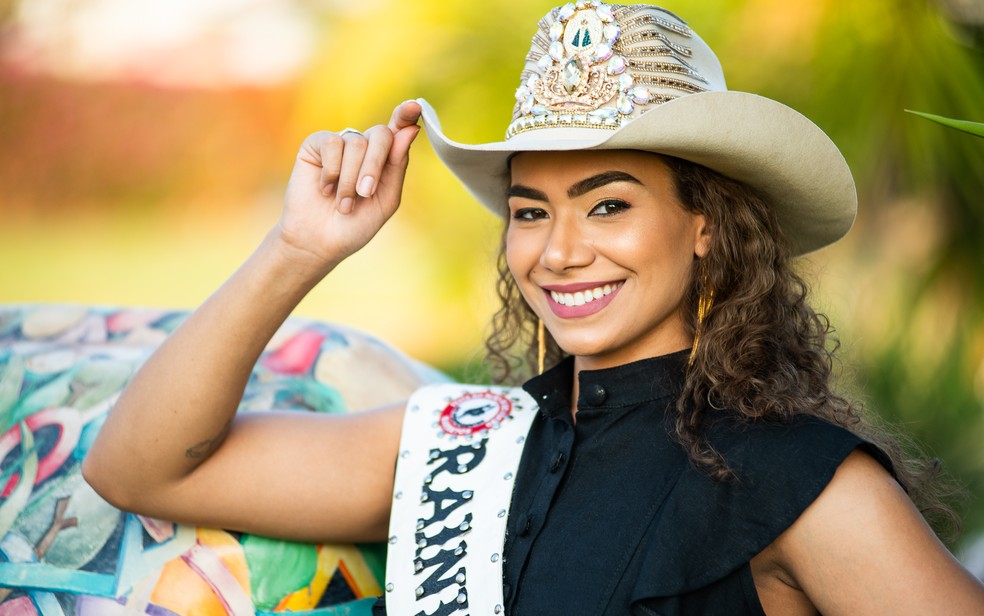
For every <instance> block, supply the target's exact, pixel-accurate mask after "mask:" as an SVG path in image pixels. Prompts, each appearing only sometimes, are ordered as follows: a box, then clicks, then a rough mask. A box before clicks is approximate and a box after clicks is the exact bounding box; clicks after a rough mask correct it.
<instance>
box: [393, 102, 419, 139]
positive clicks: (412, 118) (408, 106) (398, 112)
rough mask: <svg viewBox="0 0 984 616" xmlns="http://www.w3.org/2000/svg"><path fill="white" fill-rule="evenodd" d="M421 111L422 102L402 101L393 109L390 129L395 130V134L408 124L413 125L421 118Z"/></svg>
mask: <svg viewBox="0 0 984 616" xmlns="http://www.w3.org/2000/svg"><path fill="white" fill-rule="evenodd" d="M420 112H421V109H420V103H418V102H417V101H415V100H409V101H404V102H402V103H400V104H399V105H397V106H396V109H394V110H393V116H392V117H390V121H389V125H388V126H389V129H390V130H391V131H393V134H396V133H398V132H400V130H402V129H404V128H406V127H408V126H413V125H414V124H416V123H417V120H419V119H420Z"/></svg>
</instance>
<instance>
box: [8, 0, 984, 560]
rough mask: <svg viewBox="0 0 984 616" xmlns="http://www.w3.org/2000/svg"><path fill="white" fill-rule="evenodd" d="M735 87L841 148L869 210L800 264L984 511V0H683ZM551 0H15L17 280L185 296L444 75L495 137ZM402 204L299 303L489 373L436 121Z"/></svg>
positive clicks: (87, 290) (131, 300) (459, 133)
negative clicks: (301, 178) (321, 132)
mask: <svg viewBox="0 0 984 616" xmlns="http://www.w3.org/2000/svg"><path fill="white" fill-rule="evenodd" d="M663 4H664V6H666V7H667V8H669V9H670V10H673V11H675V12H677V13H679V14H681V15H682V16H683V17H684V18H686V19H687V20H688V21H689V22H690V23H691V25H692V26H694V29H695V30H696V31H697V32H698V33H699V34H700V35H701V36H702V37H703V38H704V39H705V40H707V41H708V42H709V43H710V45H711V47H712V48H714V49H715V50H716V51H717V53H718V55H719V56H720V58H721V60H722V63H723V64H724V67H725V74H726V75H727V76H728V78H729V86H730V87H731V88H732V89H736V90H747V91H752V92H757V93H761V94H764V95H766V96H769V97H772V98H775V99H777V100H779V101H782V102H784V103H787V104H789V105H791V106H792V107H795V108H796V109H798V110H800V111H802V112H803V113H805V114H806V115H807V116H809V117H810V118H812V119H813V120H814V121H816V122H817V123H818V124H819V125H820V126H821V127H822V128H823V129H824V130H826V131H827V132H828V134H830V135H831V137H832V138H833V139H834V141H835V142H837V143H838V144H839V145H840V146H841V148H842V149H843V151H844V154H845V156H846V157H847V159H848V161H849V163H850V165H851V167H852V168H853V169H854V171H855V174H856V177H857V180H858V187H859V193H860V203H861V206H860V207H861V209H860V215H859V218H858V221H857V224H856V226H855V229H854V230H853V231H852V233H851V234H850V235H849V236H848V238H847V239H846V240H844V241H842V242H840V243H838V244H837V245H835V246H833V247H831V248H827V249H824V250H822V251H820V252H818V253H815V254H812V255H809V256H808V257H806V258H804V259H802V260H801V262H800V265H801V267H802V268H803V271H804V272H805V273H806V274H807V275H808V277H809V278H810V279H811V280H813V281H815V283H816V289H817V291H816V295H815V302H816V304H817V305H818V307H820V308H821V309H822V310H824V311H826V312H827V313H828V314H829V315H830V316H831V318H832V320H833V322H834V324H835V326H836V327H837V329H838V333H839V336H840V338H841V340H842V343H843V347H842V363H843V372H844V384H845V387H846V388H848V389H849V390H850V391H852V392H853V393H854V395H855V396H857V397H859V398H860V399H862V400H863V401H864V402H865V404H866V405H867V407H868V408H869V409H870V410H871V411H872V412H873V413H876V414H878V415H880V416H882V417H884V418H885V419H886V420H887V421H889V422H891V423H895V424H900V425H902V426H903V428H904V429H905V430H907V431H908V432H910V433H911V434H913V435H914V437H915V439H916V440H917V441H918V442H920V443H921V444H922V445H923V446H924V447H925V448H926V450H927V451H928V452H929V453H930V454H931V455H934V456H939V457H940V458H942V459H943V461H944V463H945V466H946V468H947V469H948V470H949V471H950V472H951V474H953V475H954V476H955V477H957V478H958V479H959V481H960V482H961V483H962V484H963V485H965V486H966V487H967V488H968V492H969V495H970V496H969V498H968V499H967V500H966V501H965V502H964V504H963V508H962V513H963V515H964V517H965V520H966V526H967V532H966V534H965V539H964V541H965V545H966V544H967V542H969V541H970V540H972V539H973V538H974V537H975V536H976V535H978V534H979V533H980V532H981V531H982V530H984V501H982V499H984V246H982V235H984V179H982V178H984V140H981V139H976V138H974V137H972V136H969V135H965V134H962V133H958V132H955V131H952V130H949V129H946V128H943V127H941V126H938V125H936V124H932V123H929V122H927V121H925V120H922V119H920V118H917V117H915V116H912V115H909V114H906V113H904V111H903V110H904V109H915V110H920V111H926V112H931V113H936V114H941V115H945V116H950V117H958V118H962V119H967V120H973V121H978V122H980V121H984V0H855V1H853V2H850V3H845V2H841V1H839V0H798V1H797V2H795V3H793V2H788V1H787V0H727V1H725V0H703V1H702V2H699V3H698V2H683V1H674V0H665V2H664V3H663ZM550 6H551V3H549V2H536V3H533V2H530V1H529V0H499V1H498V2H496V3H494V4H493V3H488V2H474V1H473V0H440V1H438V0H431V1H420V2H412V3H410V2H405V1H397V0H360V1H359V2H351V1H348V0H281V1H279V2H272V1H264V0H212V1H210V2H199V1H197V0H170V1H169V2H150V1H149V0H0V263H3V265H2V266H0V302H18V303H21V302H77V303H85V304H99V305H120V304H122V305H139V306H160V307H169V308H171V307H178V308H191V307H194V306H195V305H197V304H198V303H200V302H201V301H202V300H203V299H205V297H207V296H208V294H209V293H210V292H211V291H212V290H213V289H214V288H216V287H217V286H218V285H219V284H221V282H222V281H223V280H224V279H225V278H226V277H227V276H228V275H229V274H230V273H231V272H232V271H233V270H234V269H235V268H236V267H237V265H238V264H239V263H240V262H241V261H242V260H243V259H245V258H246V257H247V256H248V255H249V253H250V252H251V251H252V249H253V248H254V247H255V246H256V244H257V243H258V242H259V241H260V240H261V238H262V237H263V236H264V234H265V233H266V232H267V230H268V229H269V228H270V227H271V226H272V225H273V224H274V223H275V222H276V220H277V217H278V213H279V207H280V200H281V195H282V192H283V189H284V184H285V182H286V180H287V177H288V174H289V172H290V168H291V166H292V163H293V158H294V154H295V152H296V149H297V146H298V145H299V143H300V141H301V140H302V139H303V138H304V136H305V135H307V134H308V133H310V132H312V131H314V130H317V129H321V128H329V129H335V130H337V129H341V128H343V127H346V126H355V127H367V126H369V125H372V124H376V123H384V122H385V121H386V120H387V119H388V117H389V115H390V112H391V110H392V108H393V106H394V105H396V104H397V103H399V102H400V101H402V100H405V99H408V98H413V97H418V96H423V97H426V98H427V99H428V100H430V101H431V103H432V104H433V105H434V106H435V107H436V108H437V109H438V111H439V112H440V113H441V118H442V123H443V125H444V128H445V130H446V132H447V133H448V134H449V135H450V136H451V137H452V138H455V139H457V140H460V141H464V142H480V141H492V140H499V139H501V137H502V133H503V130H504V128H505V125H506V123H507V122H508V118H509V115H510V112H511V108H512V104H513V100H514V99H513V96H512V93H513V90H514V89H515V87H516V85H517V79H518V71H519V68H520V66H521V64H522V59H523V56H524V55H525V54H526V51H527V49H528V45H529V39H530V36H531V35H532V32H533V25H534V24H535V22H536V20H537V19H539V18H540V17H541V16H542V15H543V14H544V13H545V12H546V11H547V10H548V9H549V8H550ZM404 204H405V205H404V207H403V208H402V209H401V210H400V212H399V213H398V214H397V216H396V217H395V218H394V220H393V221H392V222H391V223H390V224H389V225H388V226H387V227H386V228H385V229H384V230H383V231H382V232H381V233H380V237H379V238H377V240H376V241H374V242H373V243H372V244H370V246H369V247H367V249H365V250H364V251H362V252H361V253H359V254H358V255H356V256H355V257H354V258H352V259H351V260H350V261H347V262H346V263H345V264H343V266H342V267H341V268H340V269H339V270H338V271H336V272H335V273H333V274H332V276H331V277H330V278H329V279H328V280H326V281H325V282H324V283H323V284H322V285H321V286H320V287H319V288H318V289H316V290H315V291H314V292H313V293H312V294H311V296H310V297H308V298H307V299H306V300H305V302H304V303H303V304H302V305H301V307H300V308H299V310H298V314H300V315H303V316H307V317H313V318H318V319H323V320H329V321H338V322H343V323H347V324H351V325H354V326H356V327H359V328H361V329H363V330H365V331H367V332H370V333H372V334H375V335H377V336H379V337H381V338H383V339H384V340H386V341H388V342H390V343H391V344H393V345H394V346H396V347H398V348H400V349H402V350H403V351H405V352H407V353H409V354H410V355H413V356H415V357H417V358H419V359H421V360H424V361H426V362H428V363H431V364H433V365H435V366H438V367H440V368H442V369H444V370H447V371H449V372H450V373H452V374H453V375H456V376H462V375H465V376H474V375H476V374H478V375H480V374H481V369H480V367H479V361H480V358H481V341H482V339H483V336H484V334H485V332H486V323H487V321H488V319H489V317H490V315H491V312H492V311H493V310H494V308H495V305H494V301H493V295H492V292H491V291H492V285H493V281H494V277H493V268H492V266H491V264H492V262H493V259H494V253H495V250H496V247H497V243H498V230H499V223H498V222H497V221H496V220H495V219H494V218H493V217H492V216H491V215H489V214H487V213H486V212H485V211H484V210H482V209H481V208H480V207H479V206H477V205H476V203H475V202H474V201H473V200H472V199H471V198H470V197H469V196H468V195H467V193H466V192H465V191H464V190H463V189H462V188H461V187H460V186H459V185H458V184H457V183H456V182H455V180H454V179H453V178H452V177H451V176H450V174H449V173H448V172H447V171H446V170H445V169H444V168H443V167H442V166H441V165H440V164H439V163H438V161H437V160H436V158H435V157H434V155H433V154H432V152H431V150H430V149H429V147H428V146H427V144H426V138H425V137H423V136H422V137H421V139H420V142H419V143H418V145H417V146H416V147H415V150H414V153H413V160H412V162H411V174H410V178H409V180H408V185H407V189H406V196H405V199H404Z"/></svg>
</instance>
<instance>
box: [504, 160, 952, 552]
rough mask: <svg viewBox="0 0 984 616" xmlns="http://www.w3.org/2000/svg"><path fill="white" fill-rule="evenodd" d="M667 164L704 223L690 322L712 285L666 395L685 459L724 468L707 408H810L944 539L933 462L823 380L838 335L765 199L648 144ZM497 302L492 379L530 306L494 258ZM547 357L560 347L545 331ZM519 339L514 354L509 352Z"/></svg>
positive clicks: (768, 414)
mask: <svg viewBox="0 0 984 616" xmlns="http://www.w3.org/2000/svg"><path fill="white" fill-rule="evenodd" d="M658 156H659V157H660V158H661V159H662V160H663V162H664V163H665V164H666V165H667V166H668V167H669V169H670V170H671V172H672V175H673V179H674V183H675V188H676V193H677V196H678V197H679V201H680V203H681V204H682V205H683V207H684V208H685V209H686V210H688V211H690V212H694V213H697V214H701V215H703V216H705V217H706V219H707V220H708V221H709V223H710V227H711V229H712V234H711V235H712V238H711V246H710V249H709V250H708V253H707V255H706V256H705V257H704V258H702V259H699V260H698V259H695V260H694V266H693V267H694V269H693V273H692V276H691V281H692V282H691V285H690V289H689V291H688V292H687V293H686V296H685V299H684V307H683V308H684V311H685V315H686V319H687V323H688V326H689V327H690V330H691V333H696V328H697V322H696V320H697V318H696V306H697V302H698V298H699V297H700V296H701V294H702V293H704V294H707V293H709V291H710V289H713V293H714V302H713V305H712V306H711V308H710V310H709V312H708V313H707V315H706V316H705V318H704V320H703V322H702V323H701V324H700V330H701V331H700V344H699V345H698V346H697V348H696V352H695V354H694V356H693V358H692V361H691V363H690V365H689V367H688V369H687V375H686V382H685V385H684V389H683V392H682V394H681V395H680V398H679V399H678V400H677V403H676V417H675V422H674V431H675V437H676V439H677V440H678V441H679V442H680V444H681V446H682V447H683V448H684V450H685V451H686V452H687V454H688V455H689V457H690V460H691V461H692V463H693V464H694V465H695V466H697V467H698V468H700V469H702V470H703V471H704V472H706V473H707V474H708V475H710V476H711V477H713V478H714V479H716V480H719V481H726V480H730V479H733V478H734V473H733V472H732V470H731V469H730V468H729V467H728V464H727V460H725V459H724V457H723V456H722V455H721V454H720V453H719V452H717V451H716V450H715V449H714V448H713V446H712V445H711V443H710V442H709V441H708V439H707V435H706V428H707V426H706V424H707V418H708V416H709V415H712V414H719V412H720V411H721V410H722V409H727V410H728V411H729V412H730V413H731V415H732V416H733V418H734V419H737V420H738V421H743V422H753V421H761V420H769V421H779V422H784V421H789V420H790V419H792V418H793V417H795V416H797V415H812V416H816V417H820V418H822V419H825V420H827V421H829V422H831V423H834V424H837V425H839V426H842V427H844V428H846V429H848V430H851V431H852V432H854V433H855V434H858V435H859V436H861V437H862V438H864V439H865V440H867V441H869V442H872V443H873V444H875V445H876V446H878V447H879V448H880V449H881V450H882V451H884V452H885V454H886V455H887V456H888V458H889V459H890V460H891V462H892V465H893V467H894V471H895V474H896V477H897V479H898V480H899V482H900V483H901V484H902V486H903V487H904V488H905V489H906V491H907V492H908V493H909V496H910V497H911V498H912V500H913V501H914V502H915V503H916V504H917V506H919V508H920V510H921V511H922V512H923V515H924V516H925V517H926V518H927V520H929V522H930V523H931V524H932V525H933V526H934V528H936V530H937V532H938V533H940V534H941V536H943V537H944V538H946V539H952V538H953V537H955V535H956V534H957V533H958V532H959V519H958V518H957V516H956V514H955V513H954V512H953V510H952V509H951V508H950V507H948V506H947V505H946V503H945V499H946V498H948V497H949V496H950V495H952V493H953V492H954V489H953V488H952V484H951V483H949V482H947V481H940V480H939V479H940V478H939V477H938V475H939V471H940V464H939V462H938V461H937V460H927V459H926V458H925V456H922V455H921V454H919V453H918V451H915V452H914V453H909V452H910V451H913V448H912V446H911V444H906V445H905V446H903V439H902V438H901V437H900V436H899V435H898V434H895V433H894V432H893V431H892V430H889V429H887V428H886V427H884V426H878V425H876V424H875V423H874V422H873V421H872V420H871V419H869V418H868V417H867V416H866V415H865V414H864V413H863V412H862V408H861V405H860V404H858V403H856V402H852V401H849V400H848V399H847V398H845V397H844V396H842V395H841V394H839V393H837V392H836V391H835V390H834V386H833V372H834V364H835V353H836V351H837V348H838V341H837V340H836V338H834V337H833V329H832V327H831V325H830V321H829V320H828V318H827V317H826V316H825V315H823V314H821V313H818V312H816V311H815V310H813V308H812V307H811V306H810V305H809V304H808V303H807V294H808V286H807V284H806V282H805V281H804V279H803V278H802V277H801V276H800V275H799V274H797V273H796V272H795V271H794V270H793V269H792V267H791V264H790V259H791V254H790V250H789V247H788V244H787V242H786V240H785V238H784V236H783V232H782V229H781V227H780V225H779V222H778V220H777V218H776V215H775V212H774V211H773V208H771V207H769V204H768V202H767V200H766V199H765V198H763V197H762V196H761V195H759V194H758V193H756V192H755V191H754V190H753V189H751V188H750V187H748V186H746V185H745V184H743V183H741V182H739V181H736V180H733V179H730V178H728V177H725V176H723V175H721V174H719V173H717V172H715V171H712V170H710V169H708V168H706V167H703V166H701V165H699V164H696V163H693V162H690V161H686V160H682V159H679V158H674V157H670V156H663V155H658ZM498 271H499V279H498V285H497V291H498V295H499V298H500V300H501V307H500V308H499V310H498V311H497V312H496V314H495V315H494V317H493V320H492V330H491V334H490V336H489V338H488V339H487V340H486V351H487V360H488V367H489V370H490V374H491V376H492V378H493V379H494V380H495V381H496V382H499V383H504V382H512V383H515V382H518V381H521V380H522V379H525V378H527V377H528V376H529V375H530V374H531V372H532V369H533V367H534V366H536V354H537V349H536V344H535V338H536V322H537V316H536V315H535V314H534V313H533V311H532V310H531V309H530V307H529V306H528V305H527V304H526V302H525V301H524V300H523V299H522V297H521V295H520V293H519V289H518V287H517V285H516V282H515V280H514V279H513V277H512V275H511V274H510V273H509V269H508V266H507V265H506V260H505V236H503V241H502V246H501V247H500V251H499V259H498ZM546 339H547V340H546V342H547V365H552V364H553V363H556V362H557V361H559V360H560V359H562V358H563V357H564V356H565V353H564V351H563V350H562V349H561V348H560V347H559V346H557V344H556V342H555V341H554V340H553V339H552V338H551V337H550V335H549V333H547V335H546ZM517 349H518V350H519V353H518V354H517V353H516V352H515V351H516V350H517Z"/></svg>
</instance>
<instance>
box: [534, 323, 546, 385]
mask: <svg viewBox="0 0 984 616" xmlns="http://www.w3.org/2000/svg"><path fill="white" fill-rule="evenodd" d="M546 359H547V336H546V334H545V333H544V331H543V319H537V320H536V368H537V370H539V373H540V374H543V363H544V361H546Z"/></svg>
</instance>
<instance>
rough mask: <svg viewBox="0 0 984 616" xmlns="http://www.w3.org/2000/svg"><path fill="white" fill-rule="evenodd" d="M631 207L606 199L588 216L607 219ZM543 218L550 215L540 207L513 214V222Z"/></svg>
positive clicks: (616, 200) (620, 201)
mask: <svg viewBox="0 0 984 616" xmlns="http://www.w3.org/2000/svg"><path fill="white" fill-rule="evenodd" d="M631 207H632V206H631V205H630V204H629V203H627V202H625V201H623V200H621V199H605V200H604V201H601V202H600V203H597V204H596V205H595V206H594V207H592V208H591V210H590V211H589V212H588V216H601V217H605V218H607V217H610V216H617V215H619V214H621V213H623V212H625V211H626V210H628V209H630V208H631ZM543 218H549V215H548V214H547V212H546V210H544V209H543V208H539V207H521V208H519V209H517V210H516V211H515V212H513V214H512V219H513V220H520V221H532V220H540V219H543Z"/></svg>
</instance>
